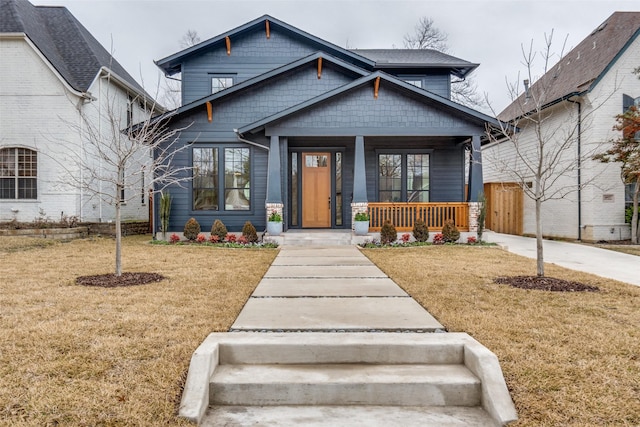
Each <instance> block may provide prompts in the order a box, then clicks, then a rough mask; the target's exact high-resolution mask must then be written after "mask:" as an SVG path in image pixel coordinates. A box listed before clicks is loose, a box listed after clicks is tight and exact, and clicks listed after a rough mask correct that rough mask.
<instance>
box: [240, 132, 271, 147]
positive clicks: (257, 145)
mask: <svg viewBox="0 0 640 427" xmlns="http://www.w3.org/2000/svg"><path fill="white" fill-rule="evenodd" d="M233 132H234V133H235V134H236V138H238V141H240V142H244V143H245V144H249V145H253V146H254V147H258V148H262V149H263V150H266V151H269V147H265V146H264V145H260V144H258V143H257V142H253V141H249V140H248V139H244V138H243V137H242V134H241V133H240V132H238V129H234V130H233Z"/></svg>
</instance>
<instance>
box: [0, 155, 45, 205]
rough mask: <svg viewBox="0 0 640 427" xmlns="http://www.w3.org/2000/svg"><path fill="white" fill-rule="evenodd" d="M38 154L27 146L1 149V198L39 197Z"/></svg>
mask: <svg viewBox="0 0 640 427" xmlns="http://www.w3.org/2000/svg"><path fill="white" fill-rule="evenodd" d="M37 178H38V154H37V153H36V152H35V151H33V150H29V149H27V148H3V149H0V199H37V198H38V180H37Z"/></svg>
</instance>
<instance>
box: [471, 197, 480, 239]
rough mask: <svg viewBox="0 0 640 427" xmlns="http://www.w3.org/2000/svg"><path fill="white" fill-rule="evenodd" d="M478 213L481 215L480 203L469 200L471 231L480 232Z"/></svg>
mask: <svg viewBox="0 0 640 427" xmlns="http://www.w3.org/2000/svg"><path fill="white" fill-rule="evenodd" d="M478 215H480V203H479V202H469V232H473V233H477V232H478Z"/></svg>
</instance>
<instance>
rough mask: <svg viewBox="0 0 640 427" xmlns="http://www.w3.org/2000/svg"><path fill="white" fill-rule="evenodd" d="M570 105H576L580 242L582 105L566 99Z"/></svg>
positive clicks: (579, 233)
mask: <svg viewBox="0 0 640 427" xmlns="http://www.w3.org/2000/svg"><path fill="white" fill-rule="evenodd" d="M567 101H569V102H571V103H572V104H578V240H579V241H582V159H581V157H582V104H581V103H580V101H574V100H572V99H569V98H567Z"/></svg>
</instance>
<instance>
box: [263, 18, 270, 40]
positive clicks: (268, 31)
mask: <svg viewBox="0 0 640 427" xmlns="http://www.w3.org/2000/svg"><path fill="white" fill-rule="evenodd" d="M264 23H265V25H266V27H267V38H271V31H270V30H269V20H266V21H264Z"/></svg>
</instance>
